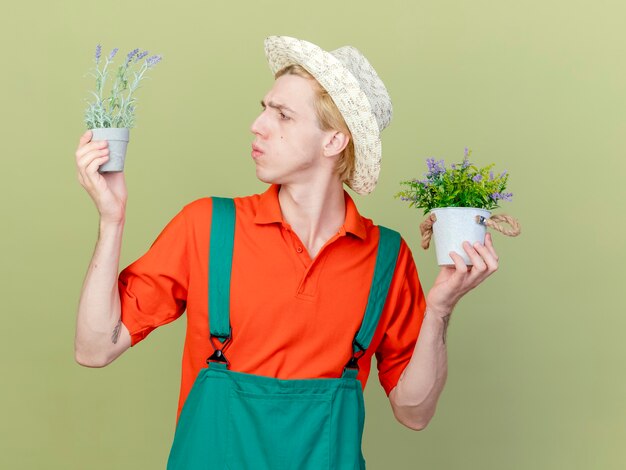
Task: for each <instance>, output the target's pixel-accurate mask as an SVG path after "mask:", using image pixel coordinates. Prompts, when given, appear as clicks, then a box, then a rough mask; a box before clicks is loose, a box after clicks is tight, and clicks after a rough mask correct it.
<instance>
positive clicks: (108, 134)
mask: <svg viewBox="0 0 626 470" xmlns="http://www.w3.org/2000/svg"><path fill="white" fill-rule="evenodd" d="M91 132H92V137H91V140H106V141H108V142H109V159H108V160H107V161H106V163H105V164H104V165H100V167H99V168H98V171H99V172H100V173H107V172H112V171H124V161H125V160H126V148H127V147H128V140H129V135H130V129H128V128H127V127H104V128H102V127H99V128H96V129H91Z"/></svg>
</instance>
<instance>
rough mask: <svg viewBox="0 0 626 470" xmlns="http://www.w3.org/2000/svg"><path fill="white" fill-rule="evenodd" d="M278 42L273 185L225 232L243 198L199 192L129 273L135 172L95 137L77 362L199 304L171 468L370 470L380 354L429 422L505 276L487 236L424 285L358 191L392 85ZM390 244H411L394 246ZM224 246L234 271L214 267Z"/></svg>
mask: <svg viewBox="0 0 626 470" xmlns="http://www.w3.org/2000/svg"><path fill="white" fill-rule="evenodd" d="M265 51H266V55H267V58H268V61H269V64H270V68H271V69H272V71H273V72H274V73H275V76H276V80H275V82H274V85H273V87H272V88H271V90H270V91H269V92H268V93H267V94H266V96H265V97H264V98H263V100H262V103H261V104H262V111H261V113H260V114H259V116H258V117H257V119H256V120H255V121H254V123H253V124H252V126H251V131H252V133H253V134H254V140H253V143H252V154H251V156H252V159H253V160H254V163H255V166H256V174H257V177H258V178H259V179H260V180H261V181H264V182H266V183H270V184H271V186H270V188H269V189H268V190H267V191H266V192H264V193H263V194H260V195H253V196H248V197H241V198H235V199H234V201H233V203H232V208H233V209H234V215H233V219H232V230H231V231H230V232H228V231H227V230H226V232H225V233H226V235H224V236H223V234H222V229H223V228H224V227H226V226H228V224H229V222H228V220H230V219H228V216H227V215H224V214H228V212H221V211H222V207H226V206H228V204H226V203H225V202H224V201H223V200H221V198H215V197H214V198H203V199H199V200H197V201H193V202H191V203H190V204H188V205H186V206H185V207H184V208H183V209H182V210H181V211H180V212H179V213H178V214H177V215H176V216H175V217H174V218H173V219H172V220H171V221H170V223H169V224H168V225H167V226H166V227H165V229H164V230H163V231H162V232H161V234H160V235H159V236H158V238H157V239H156V240H155V242H154V243H153V245H152V246H151V247H150V249H149V250H148V252H147V253H146V254H145V255H144V256H142V257H141V258H140V259H138V260H137V261H135V262H134V263H132V264H131V265H130V266H128V267H127V268H126V269H124V270H123V271H122V272H121V273H120V274H119V278H118V272H117V271H118V264H119V256H120V248H121V240H122V232H123V226H124V220H125V204H126V197H127V193H126V186H125V181H124V175H123V173H113V174H104V175H101V174H99V173H98V172H97V169H98V166H99V165H101V164H103V163H104V162H105V161H106V160H107V158H108V157H107V149H106V142H91V141H90V139H91V133H90V132H89V131H88V132H86V133H85V134H84V135H83V136H82V137H81V139H80V142H79V145H78V149H77V151H76V159H77V160H76V161H77V168H78V177H79V181H80V183H81V184H82V185H83V187H84V188H85V189H86V190H87V191H88V193H89V195H90V196H91V197H92V199H93V200H94V202H95V204H96V206H97V208H98V211H99V213H100V236H99V239H98V243H97V246H96V250H95V253H94V255H93V259H92V261H91V264H90V266H89V270H88V272H87V276H86V279H85V283H84V286H83V290H82V293H81V298H80V303H79V309H78V317H77V330H76V342H75V351H76V360H77V362H78V363H79V364H81V365H85V366H89V367H102V366H105V365H107V364H109V363H110V362H112V361H113V360H115V359H116V358H117V357H118V356H119V355H121V354H122V353H123V352H124V351H126V349H128V348H129V347H130V346H134V345H135V344H137V343H138V342H139V341H141V340H142V339H143V338H145V337H146V336H147V335H148V334H149V333H150V332H151V331H152V330H153V329H155V328H157V327H158V326H161V325H163V324H166V323H169V322H171V321H173V320H175V319H176V318H178V317H179V316H180V315H182V313H183V312H184V311H185V310H186V312H187V334H186V340H185V348H184V354H183V371H182V383H181V393H180V399H179V407H178V418H177V431H176V436H175V442H174V446H173V448H172V453H171V455H170V461H169V464H168V468H218V467H219V468H222V467H223V466H224V465H226V462H228V465H229V468H251V467H249V465H251V464H250V462H252V461H254V462H255V463H254V468H364V465H365V464H364V461H363V459H362V455H361V453H360V443H361V440H360V437H361V433H362V426H363V410H362V409H361V408H360V407H359V406H360V405H359V403H361V402H362V395H361V393H362V388H364V387H365V383H366V381H367V377H368V375H369V370H370V360H371V358H372V356H373V355H376V358H377V365H378V375H379V380H380V383H381V384H382V386H383V388H384V389H385V391H386V393H387V395H388V396H389V400H390V403H391V406H392V409H393V412H394V415H395V416H396V418H397V419H398V421H399V422H400V423H402V424H404V425H405V426H407V427H409V428H411V429H415V430H421V429H423V428H424V427H425V426H426V425H427V424H428V422H429V421H430V419H431V418H432V416H433V414H434V412H435V407H436V404H437V400H438V398H439V395H440V394H441V391H442V389H443V387H444V384H445V380H446V375H447V357H446V329H447V326H448V322H449V320H450V316H451V314H452V310H453V308H454V307H455V305H456V303H457V302H458V301H459V299H460V298H461V297H462V296H463V295H464V294H465V293H467V292H468V291H469V290H471V289H473V288H474V287H476V286H477V285H479V284H480V283H481V282H482V281H483V280H484V279H485V278H487V277H488V276H489V275H490V274H492V273H493V272H494V271H496V269H497V267H498V256H497V254H496V252H495V250H494V248H493V245H492V242H491V237H490V235H489V234H487V238H486V242H485V245H481V244H478V243H477V244H475V245H474V246H470V245H469V244H468V243H467V242H466V243H465V246H464V248H465V250H466V252H467V254H468V255H469V257H470V259H471V260H472V262H473V266H472V267H471V268H468V267H467V266H466V265H465V263H464V262H463V260H462V258H461V257H460V256H459V255H458V254H456V253H451V257H452V259H453V260H454V262H455V266H454V267H451V266H446V267H442V269H441V271H440V273H439V275H438V276H437V279H436V280H435V283H434V286H433V287H432V288H431V290H430V291H429V292H428V295H427V296H426V297H425V296H424V294H423V291H422V287H421V285H420V282H419V278H418V275H417V270H416V267H415V263H414V261H413V258H412V255H411V252H410V250H409V248H408V246H407V245H406V243H405V242H404V241H403V240H401V239H400V237H399V235H398V236H397V237H395V238H394V233H395V232H393V233H392V231H389V230H387V229H384V228H382V227H381V228H379V227H378V226H376V225H375V224H373V223H372V221H371V220H370V219H367V218H365V217H362V216H361V215H360V214H359V213H358V211H357V209H356V206H355V204H354V202H353V201H352V199H351V198H350V196H349V195H348V193H347V192H345V191H344V189H343V184H344V183H345V184H347V185H348V186H350V187H351V188H352V189H353V190H354V191H356V192H357V193H359V194H368V193H370V192H371V191H372V190H373V189H374V187H375V185H376V182H377V178H378V173H379V170H380V161H381V144H380V132H381V131H382V129H384V128H385V127H386V126H387V125H388V124H389V121H390V119H391V101H390V99H389V96H388V94H387V90H386V89H385V86H384V85H383V83H382V81H381V80H380V78H379V77H378V75H377V74H376V72H375V71H374V69H373V68H372V66H371V65H370V64H369V62H368V61H367V60H366V59H365V57H363V55H362V54H361V53H360V52H359V51H357V50H356V49H354V48H352V47H350V46H346V47H342V48H339V49H337V50H335V51H332V52H326V51H323V50H322V49H320V48H319V47H317V46H315V45H314V44H311V43H309V42H306V41H302V40H298V39H294V38H289V37H280V36H274V37H269V38H267V39H266V41H265ZM229 207H230V206H229ZM218 212H219V214H221V215H219V216H218V215H217V214H218ZM220 237H222V238H220ZM387 239H390V240H392V239H393V240H397V243H396V245H395V247H396V251H393V249H389V250H388V251H383V248H382V247H383V246H387V245H384V243H383V242H385V240H387ZM224 240H226V241H224ZM228 240H231V241H232V244H231V246H230V248H229V245H228ZM385 243H386V242H385ZM391 245H393V243H391ZM391 245H389V246H391ZM385 253H389V255H388V256H387V255H385ZM228 256H231V257H232V259H231V258H228ZM226 258H228V259H226ZM223 259H224V260H225V261H224V263H225V264H223V266H226V268H224V269H225V270H222V271H220V269H221V268H219V267H218V268H215V267H214V266H213V264H212V263H218V262H219V263H222V261H223ZM207 260H208V261H207ZM386 260H387V261H388V264H385V263H386V262H387V261H386ZM220 266H222V265H220ZM385 266H387V273H386V274H383V272H384V270H385ZM385 276H386V277H385ZM383 279H384V280H383ZM211 283H213V284H211ZM218 283H220V284H219V286H218ZM207 285H208V286H209V287H207ZM224 292H225V293H224ZM217 297H221V300H219V301H218V300H216V298H217ZM222 301H223V302H222ZM220 302H222V303H220ZM364 312H365V313H364ZM372 312H374V313H372ZM220 329H221V333H220V332H219V331H218V330H220ZM418 335H419V338H418ZM361 343H363V344H361ZM351 345H352V346H353V347H352V348H351ZM226 357H227V358H228V359H226ZM207 364H209V365H210V366H209V367H207ZM213 369H214V370H213ZM342 373H343V374H342ZM351 374H353V375H351ZM339 377H341V378H339ZM300 379H307V381H304V382H303V381H301V380H300ZM310 379H321V380H310ZM354 379H357V380H354ZM224 383H226V385H224V387H226V388H223V389H222V388H221V387H222V386H223V384H224ZM353 383H358V384H359V385H358V387H353V385H352V384H353ZM249 387H255V388H253V389H252V388H249ZM331 389H332V390H331ZM344 389H349V391H348V392H346V393H347V395H346V396H345V397H344V398H345V399H344V398H337V397H336V395H338V394H339V392H338V390H344ZM322 392H323V393H322ZM272 400H276V402H273V401H272ZM332 400H343V401H342V402H341V403H339V404H337V403H334V402H332V403H333V404H332V409H333V410H335V411H334V412H333V413H334V414H337V413H338V412H337V410H340V411H339V413H338V414H339V416H340V417H339V418H336V417H333V416H331V413H330V411H329V409H330V408H328V407H330V406H331V404H330V403H331V401H332ZM219 401H222V402H223V403H217V404H216V402H219ZM339 405H340V406H339ZM300 406H301V407H300ZM210 407H215V408H214V409H211V410H207V408H210ZM299 407H300V408H299ZM298 410H299V411H298ZM224 413H225V414H224ZM342 413H343V415H342ZM278 416H280V417H281V418H278ZM341 416H343V418H342V417H341ZM312 417H315V419H316V421H314V422H313V423H312V424H311V425H310V429H311V431H310V433H309V434H306V432H305V431H302V429H305V428H306V426H305V424H303V423H305V422H306V421H307V420H309V421H310V420H311V419H312ZM336 419H339V421H333V420H336ZM219 423H222V424H225V423H227V425H226V427H225V429H224V431H223V433H222V431H221V430H220V431H219V432H217V431H216V426H218V424H219ZM242 423H243V424H242ZM346 423H348V424H346ZM346 425H347V426H348V430H345V429H341V430H338V429H339V428H340V427H341V426H346ZM264 426H265V427H264ZM251 429H252V430H251ZM296 430H299V431H297V432H296ZM294 433H295V434H294ZM292 434H293V435H292ZM268 435H269V436H275V435H277V437H274V441H273V442H269V441H266V440H265V439H267V436H268ZM223 436H226V437H223ZM313 436H314V438H312V437H313ZM276 442H278V443H276ZM296 446H300V447H298V448H297V449H296V448H295V447H296ZM286 448H288V449H290V450H289V451H286V450H285V449H286ZM345 449H347V450H345ZM211 459H213V460H211ZM209 462H211V463H209Z"/></svg>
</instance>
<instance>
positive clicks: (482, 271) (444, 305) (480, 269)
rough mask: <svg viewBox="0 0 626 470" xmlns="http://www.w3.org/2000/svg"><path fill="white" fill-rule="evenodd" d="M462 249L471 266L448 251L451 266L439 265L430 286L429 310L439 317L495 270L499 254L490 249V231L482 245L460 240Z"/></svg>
mask: <svg viewBox="0 0 626 470" xmlns="http://www.w3.org/2000/svg"><path fill="white" fill-rule="evenodd" d="M463 249H464V250H465V252H466V253H467V255H468V256H469V259H470V260H471V262H472V263H473V266H467V265H466V264H465V262H464V261H463V258H462V257H461V256H460V255H459V254H458V253H456V252H454V251H451V252H450V257H451V258H452V260H453V261H454V266H442V267H441V270H440V271H439V274H438V275H437V278H436V279H435V283H434V284H433V287H432V288H431V289H430V291H429V292H428V295H427V296H426V304H427V305H428V308H429V310H431V311H432V312H433V313H435V314H436V315H439V316H442V317H443V316H448V315H450V314H451V313H452V310H453V309H454V306H455V305H456V304H457V302H458V301H459V300H460V299H461V297H463V296H464V295H465V294H466V293H468V292H469V291H470V290H472V289H473V288H474V287H476V286H477V285H479V284H480V283H481V282H483V281H484V280H485V279H487V277H489V276H490V275H491V274H493V273H494V272H495V271H497V269H498V255H497V254H496V251H495V250H494V248H493V243H492V240H491V234H490V233H487V234H486V236H485V244H484V245H483V244H481V243H479V242H476V243H474V245H473V246H472V245H470V244H469V242H467V241H465V242H463Z"/></svg>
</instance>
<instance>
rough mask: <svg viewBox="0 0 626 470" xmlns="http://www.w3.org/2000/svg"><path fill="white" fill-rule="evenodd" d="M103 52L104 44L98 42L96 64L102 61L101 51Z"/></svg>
mask: <svg viewBox="0 0 626 470" xmlns="http://www.w3.org/2000/svg"><path fill="white" fill-rule="evenodd" d="M101 52H102V46H101V45H100V44H98V45H97V46H96V64H98V63H100V53H101Z"/></svg>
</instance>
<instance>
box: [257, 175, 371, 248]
mask: <svg viewBox="0 0 626 470" xmlns="http://www.w3.org/2000/svg"><path fill="white" fill-rule="evenodd" d="M279 189H280V185H279V184H272V185H271V186H270V187H269V188H268V189H267V191H265V192H264V193H262V194H261V197H260V200H259V206H258V208H257V212H256V216H255V218H254V222H255V223H256V224H272V223H283V224H284V219H283V214H282V212H281V210H280V202H279V201H278V191H279ZM343 194H344V200H345V204H346V219H345V221H344V223H343V227H342V229H344V230H345V231H346V232H350V233H352V234H353V235H356V236H357V237H359V238H361V239H365V236H366V230H365V224H364V223H363V219H362V217H361V214H359V211H358V210H357V208H356V204H354V201H353V200H352V198H351V197H350V195H349V194H348V192H347V191H346V190H345V189H344V191H343Z"/></svg>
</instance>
